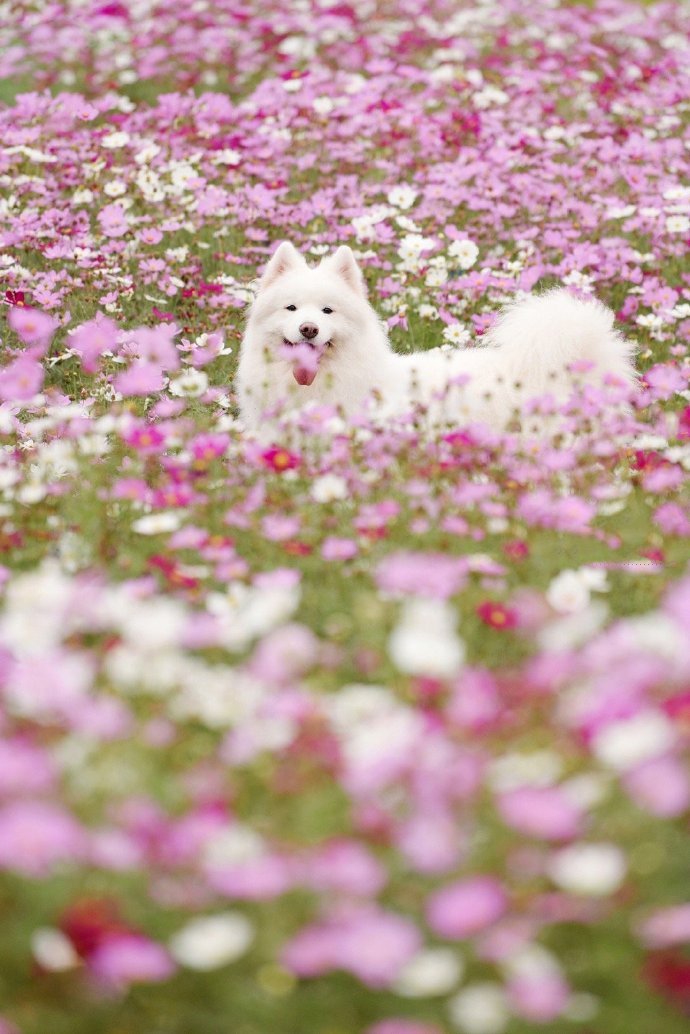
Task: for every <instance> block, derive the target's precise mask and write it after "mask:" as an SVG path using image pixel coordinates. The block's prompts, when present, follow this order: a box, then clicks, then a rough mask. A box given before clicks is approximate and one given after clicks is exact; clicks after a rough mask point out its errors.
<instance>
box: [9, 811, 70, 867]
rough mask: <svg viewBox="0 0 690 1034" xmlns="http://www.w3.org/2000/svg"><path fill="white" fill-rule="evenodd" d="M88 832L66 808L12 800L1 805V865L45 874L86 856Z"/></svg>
mask: <svg viewBox="0 0 690 1034" xmlns="http://www.w3.org/2000/svg"><path fill="white" fill-rule="evenodd" d="M86 844H87V839H86V835H85V833H84V831H83V829H82V828H81V826H80V825H79V823H78V822H77V821H76V819H75V818H73V817H72V815H70V814H69V812H67V811H65V809H64V808H62V807H60V806H58V805H56V804H49V803H48V802H43V801H31V800H28V801H12V802H11V803H8V804H5V805H4V806H2V807H0V868H3V869H13V870H15V871H17V872H21V873H23V874H24V875H26V876H32V877H37V876H45V875H46V874H48V873H49V872H51V871H52V870H53V869H54V868H55V867H56V866H58V865H60V864H61V863H66V862H78V861H80V860H81V859H82V858H83V857H84V853H85V849H86Z"/></svg>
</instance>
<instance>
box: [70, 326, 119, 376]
mask: <svg viewBox="0 0 690 1034" xmlns="http://www.w3.org/2000/svg"><path fill="white" fill-rule="evenodd" d="M117 335H118V326H117V324H116V323H114V322H113V321H112V320H110V319H108V318H107V317H106V316H101V315H98V316H97V317H96V318H95V319H93V320H89V321H88V322H87V323H82V324H81V326H79V327H77V328H76V330H75V331H73V333H72V334H70V335H69V339H68V340H69V345H70V348H73V349H74V351H75V352H76V353H77V355H78V356H79V358H80V359H81V364H82V366H83V367H84V369H85V370H86V372H87V373H95V372H96V370H97V369H98V366H99V362H98V361H99V360H100V359H101V357H102V356H103V354H104V353H105V352H113V351H114V350H115V347H116V344H117Z"/></svg>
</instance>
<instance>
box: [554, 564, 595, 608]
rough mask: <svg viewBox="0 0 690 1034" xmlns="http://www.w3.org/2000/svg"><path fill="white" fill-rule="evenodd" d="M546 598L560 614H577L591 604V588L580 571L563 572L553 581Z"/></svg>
mask: <svg viewBox="0 0 690 1034" xmlns="http://www.w3.org/2000/svg"><path fill="white" fill-rule="evenodd" d="M546 598H547V600H548V601H549V603H550V604H551V606H552V607H553V609H554V610H557V611H558V613H559V614H577V613H578V612H579V611H581V610H584V609H585V607H586V606H587V605H588V603H589V598H590V597H589V586H588V585H587V581H586V579H585V578H583V577H582V575H581V574H580V572H579V571H570V570H568V571H561V573H560V574H557V575H556V577H555V578H554V579H553V580H552V581H551V584H550V585H549V587H548V589H547V590H546Z"/></svg>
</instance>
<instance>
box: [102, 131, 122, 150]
mask: <svg viewBox="0 0 690 1034" xmlns="http://www.w3.org/2000/svg"><path fill="white" fill-rule="evenodd" d="M128 143H129V133H125V132H124V130H118V131H117V132H115V133H110V134H109V135H108V136H104V137H103V139H102V140H101V146H102V147H107V148H108V149H109V150H111V151H112V150H115V149H116V148H118V147H124V146H125V144H128Z"/></svg>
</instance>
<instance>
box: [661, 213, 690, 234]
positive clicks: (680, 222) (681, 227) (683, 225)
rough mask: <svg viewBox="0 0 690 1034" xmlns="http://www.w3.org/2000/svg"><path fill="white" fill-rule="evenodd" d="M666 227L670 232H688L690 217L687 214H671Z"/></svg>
mask: <svg viewBox="0 0 690 1034" xmlns="http://www.w3.org/2000/svg"><path fill="white" fill-rule="evenodd" d="M666 229H667V230H668V232H669V233H686V232H687V231H688V230H690V219H688V217H687V216H686V215H669V216H668V218H667V219H666Z"/></svg>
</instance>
